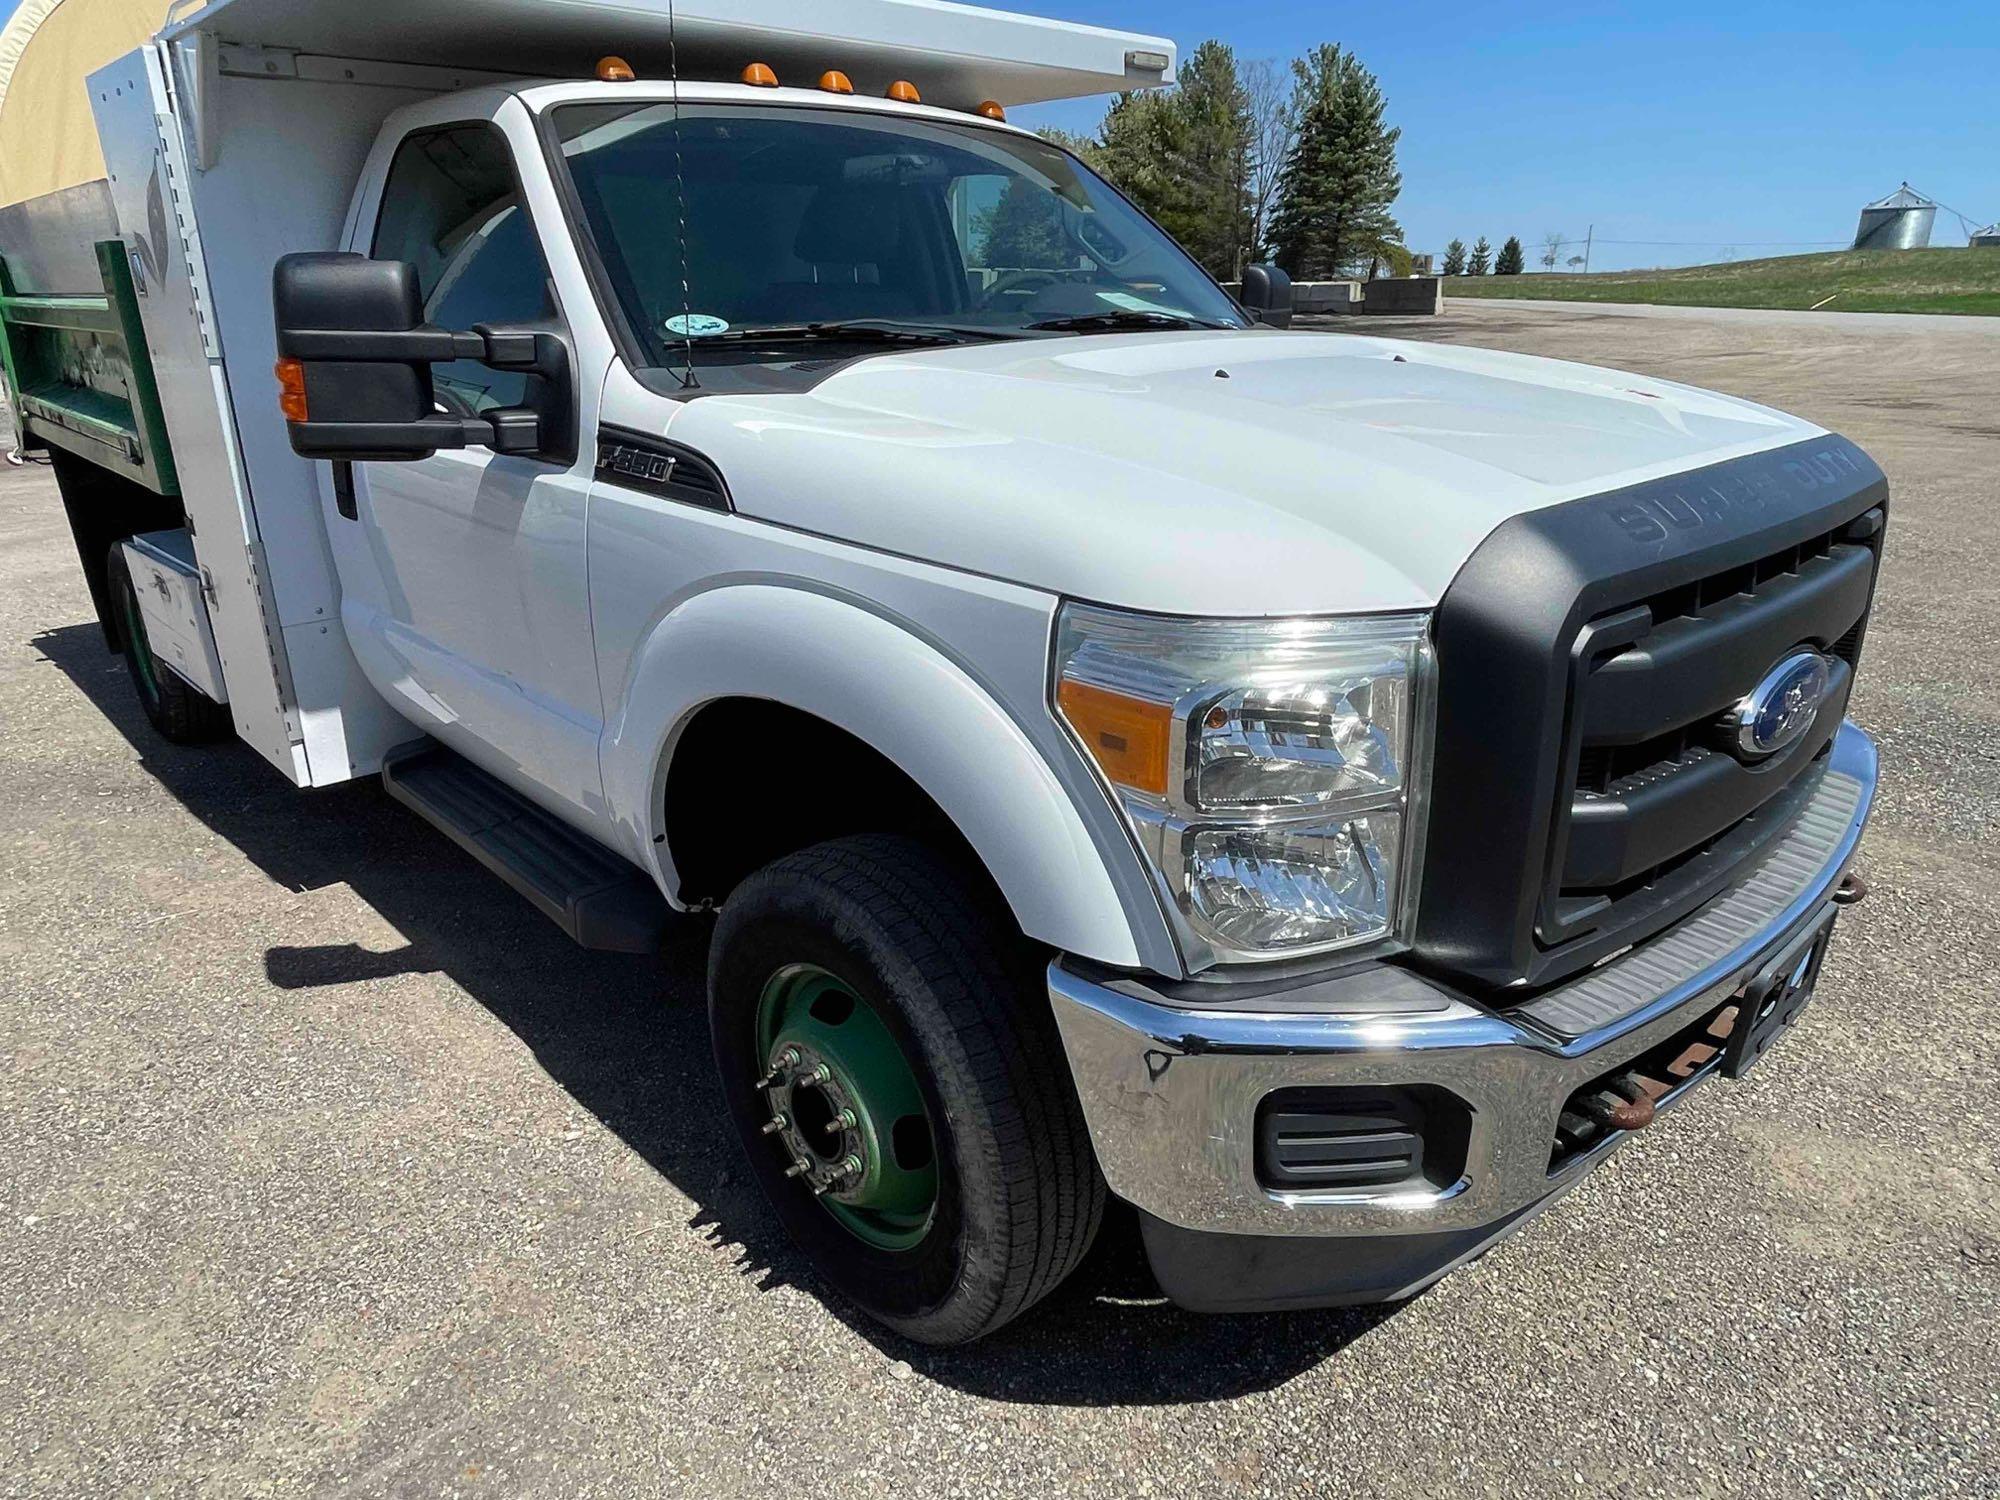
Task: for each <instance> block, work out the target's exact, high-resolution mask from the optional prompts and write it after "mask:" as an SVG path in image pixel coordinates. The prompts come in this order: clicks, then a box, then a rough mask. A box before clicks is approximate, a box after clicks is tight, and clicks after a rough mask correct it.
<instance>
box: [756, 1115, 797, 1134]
mask: <svg viewBox="0 0 2000 1500" xmlns="http://www.w3.org/2000/svg"><path fill="white" fill-rule="evenodd" d="M790 1123H791V1122H790V1121H789V1120H787V1119H786V1118H785V1117H784V1116H783V1115H772V1116H771V1118H770V1119H768V1120H766V1121H765V1122H764V1123H763V1125H762V1126H761V1127H760V1128H759V1129H758V1131H757V1134H759V1135H776V1134H777V1133H778V1132H779V1131H781V1130H783V1129H784V1128H785V1126H787V1125H788V1124H790Z"/></svg>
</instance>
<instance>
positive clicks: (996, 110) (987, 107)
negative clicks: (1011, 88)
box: [973, 99, 1007, 120]
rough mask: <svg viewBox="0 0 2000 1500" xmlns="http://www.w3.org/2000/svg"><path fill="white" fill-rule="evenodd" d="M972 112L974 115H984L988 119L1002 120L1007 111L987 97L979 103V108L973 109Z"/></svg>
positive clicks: (1005, 116)
mask: <svg viewBox="0 0 2000 1500" xmlns="http://www.w3.org/2000/svg"><path fill="white" fill-rule="evenodd" d="M973 113H974V114H976V115H984V116H986V118H987V119H989V120H1004V119H1006V118H1007V111H1006V110H1004V109H1002V108H1001V107H1000V106H999V105H998V104H996V103H995V102H994V101H993V100H991V99H988V100H987V101H986V102H985V103H984V104H982V105H980V106H979V108H977V109H975V110H974V111H973Z"/></svg>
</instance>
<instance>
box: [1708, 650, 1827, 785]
mask: <svg viewBox="0 0 2000 1500" xmlns="http://www.w3.org/2000/svg"><path fill="white" fill-rule="evenodd" d="M1832 675H1833V674H1832V671H1831V670H1830V667H1829V664H1828V662H1827V659H1826V658H1825V657H1824V656H1821V655H1820V654H1819V653H1818V652H1817V651H1795V652H1793V653H1792V654H1791V655H1790V656H1788V657H1786V658H1785V659H1784V660H1783V661H1781V662H1779V663H1778V664H1777V665H1776V666H1775V667H1773V668H1771V670H1770V671H1768V672H1766V673H1765V674H1764V680H1763V681H1762V682H1760V683H1758V684H1757V686H1756V687H1754V688H1752V689H1751V690H1750V694H1749V696H1748V697H1746V698H1745V699H1744V700H1743V701H1742V702H1741V703H1739V704H1737V705H1736V707H1735V708H1734V709H1732V710H1731V711H1730V713H1729V716H1728V718H1727V720H1726V721H1725V722H1726V724H1727V726H1728V728H1729V730H1730V731H1731V733H1732V734H1733V735H1734V736H1735V740H1736V750H1737V753H1738V754H1740V755H1741V756H1742V757H1743V758H1744V759H1745V760H1763V759H1765V758H1766V757H1768V756H1772V755H1776V754H1777V753H1778V752H1779V751H1780V750H1782V749H1784V748H1785V747H1786V746H1787V745H1791V744H1794V743H1796V742H1797V741H1798V738H1799V736H1801V735H1802V734H1804V733H1805V732H1806V731H1807V730H1808V729H1810V728H1812V726H1813V720H1814V719H1816V718H1818V717H1819V709H1820V705H1821V704H1822V703H1824V702H1825V701H1826V689H1827V684H1828V682H1829V681H1831V679H1832Z"/></svg>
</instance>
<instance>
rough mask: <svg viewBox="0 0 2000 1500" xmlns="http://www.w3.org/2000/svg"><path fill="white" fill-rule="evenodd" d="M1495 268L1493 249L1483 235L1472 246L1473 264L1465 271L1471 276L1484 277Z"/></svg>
mask: <svg viewBox="0 0 2000 1500" xmlns="http://www.w3.org/2000/svg"><path fill="white" fill-rule="evenodd" d="M1492 267H1493V247H1492V246H1491V245H1489V244H1487V243H1486V236H1485V235H1483V234H1482V235H1481V236H1480V237H1479V238H1478V239H1477V240H1476V241H1474V242H1473V246H1472V263H1471V264H1470V265H1468V266H1467V267H1466V268H1465V270H1466V274H1467V275H1469V276H1484V275H1485V274H1486V273H1487V272H1488V271H1489V270H1491V269H1492Z"/></svg>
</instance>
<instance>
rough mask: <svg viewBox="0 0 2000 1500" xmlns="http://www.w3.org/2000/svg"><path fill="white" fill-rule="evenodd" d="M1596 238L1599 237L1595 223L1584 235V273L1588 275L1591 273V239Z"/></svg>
mask: <svg viewBox="0 0 2000 1500" xmlns="http://www.w3.org/2000/svg"><path fill="white" fill-rule="evenodd" d="M1596 238H1597V226H1596V225H1595V224H1593V225H1591V226H1590V228H1589V229H1587V230H1585V231H1584V236H1583V274H1584V275H1586V276H1588V275H1589V274H1590V245H1591V241H1593V240H1595V239H1596Z"/></svg>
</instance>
